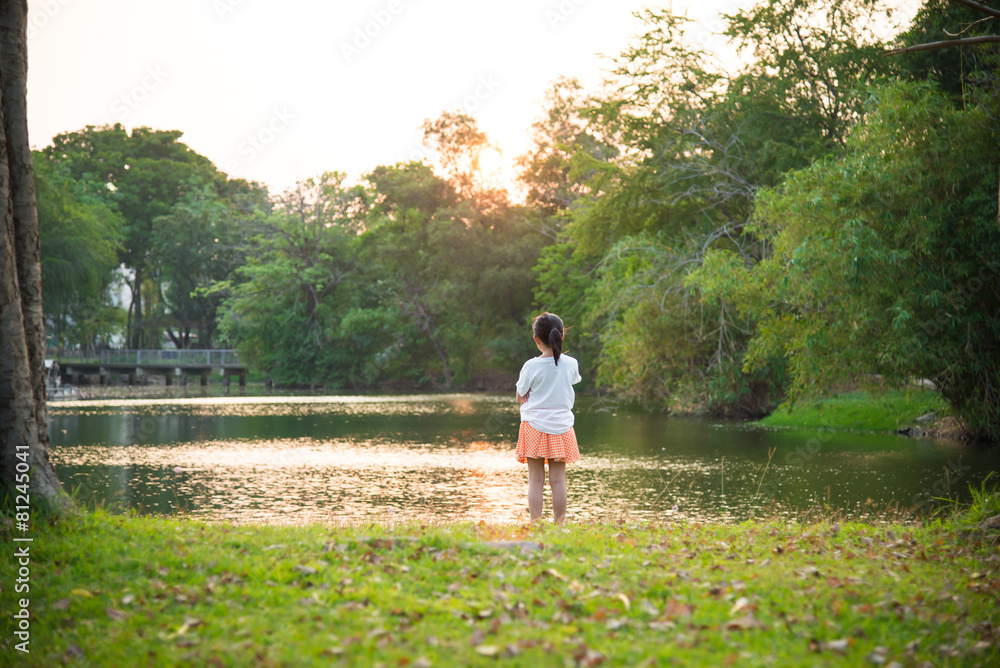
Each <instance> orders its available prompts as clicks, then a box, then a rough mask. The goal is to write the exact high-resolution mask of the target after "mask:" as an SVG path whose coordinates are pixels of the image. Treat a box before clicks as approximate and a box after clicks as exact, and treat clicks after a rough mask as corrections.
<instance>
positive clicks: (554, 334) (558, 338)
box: [549, 327, 563, 366]
mask: <svg viewBox="0 0 1000 668" xmlns="http://www.w3.org/2000/svg"><path fill="white" fill-rule="evenodd" d="M562 344H563V333H562V328H559V329H556V328H555V327H553V328H552V329H550V330H549V348H552V357H553V358H555V360H554V361H555V363H556V366H559V356H560V355H562Z"/></svg>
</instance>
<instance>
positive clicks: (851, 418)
mask: <svg viewBox="0 0 1000 668" xmlns="http://www.w3.org/2000/svg"><path fill="white" fill-rule="evenodd" d="M948 412H949V410H948V404H947V403H946V402H945V400H944V399H942V398H941V395H940V394H938V393H937V392H933V391H930V390H921V389H914V390H911V391H900V390H894V391H891V392H886V393H885V394H882V395H874V394H869V393H867V392H863V391H857V392H847V393H845V394H841V395H838V396H834V397H827V398H820V399H800V400H799V401H798V402H796V403H795V404H794V405H782V406H780V407H779V408H778V409H777V410H776V411H774V412H773V413H771V414H770V415H769V416H767V417H766V418H764V419H763V420H760V421H759V422H758V424H761V425H763V426H765V427H803V428H815V427H826V428H830V429H859V430H866V431H896V430H897V429H901V428H903V427H908V426H910V425H913V424H914V420H916V418H918V417H920V416H921V415H925V414H927V413H937V415H939V416H943V415H947V414H948Z"/></svg>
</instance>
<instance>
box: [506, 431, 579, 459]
mask: <svg viewBox="0 0 1000 668" xmlns="http://www.w3.org/2000/svg"><path fill="white" fill-rule="evenodd" d="M529 457H531V458H533V459H534V458H539V459H540V458H542V457H544V458H545V459H546V460H549V459H551V460H553V461H557V462H566V463H567V464H569V463H571V462H576V461H579V460H580V448H579V447H578V446H577V444H576V432H575V431H573V427H570V428H569V431H567V432H564V433H562V434H546V433H544V432H541V431H538V430H537V429H535V428H534V427H532V426H531V425H530V424H528V423H527V422H522V423H521V430H520V431H519V432H518V434H517V461H519V462H521V463H522V464H524V463H525V462H527V461H528V458H529Z"/></svg>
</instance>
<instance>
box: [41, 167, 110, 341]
mask: <svg viewBox="0 0 1000 668" xmlns="http://www.w3.org/2000/svg"><path fill="white" fill-rule="evenodd" d="M37 156H38V154H37V153H34V154H33V155H32V157H33V158H35V157H37ZM33 165H34V172H35V192H36V196H37V203H38V204H37V206H38V230H39V236H40V238H41V244H42V283H43V285H44V286H45V299H44V307H45V315H46V328H47V331H48V338H49V339H50V340H54V341H55V342H57V344H58V345H59V346H60V347H70V346H77V345H93V344H96V343H104V344H107V343H109V342H110V339H111V337H112V336H114V335H116V334H122V333H123V331H122V330H124V325H125V314H124V311H123V310H122V309H121V308H120V307H118V306H116V305H115V304H114V303H113V296H112V294H111V293H112V288H113V286H114V285H115V273H116V270H117V268H118V243H119V238H120V237H119V235H120V228H121V218H120V216H119V215H118V213H117V211H115V210H114V209H113V208H112V207H110V206H108V205H107V204H106V203H104V202H102V201H100V200H98V199H94V198H92V197H90V196H88V195H87V193H86V192H82V190H81V188H80V187H79V184H77V183H76V182H74V181H72V179H69V178H67V177H63V176H60V175H58V174H56V173H55V169H54V166H53V165H52V164H51V163H49V162H48V161H47V160H45V159H44V158H42V159H38V160H34V161H33Z"/></svg>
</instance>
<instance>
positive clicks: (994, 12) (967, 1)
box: [952, 0, 1000, 18]
mask: <svg viewBox="0 0 1000 668" xmlns="http://www.w3.org/2000/svg"><path fill="white" fill-rule="evenodd" d="M952 2H957V3H959V4H961V5H965V6H966V7H972V8H973V9H975V10H976V11H977V12H982V13H983V14H989V15H990V16H995V17H997V18H1000V10H998V9H993V8H992V7H987V6H986V5H981V4H979V3H978V2H973V0H952Z"/></svg>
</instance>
